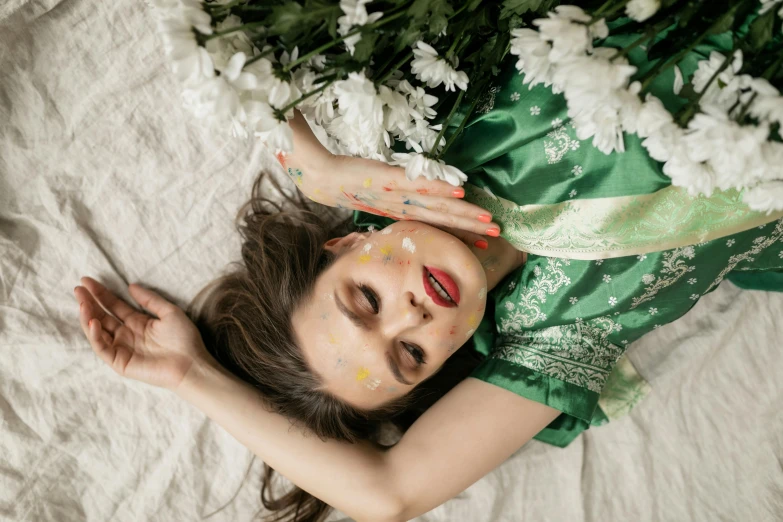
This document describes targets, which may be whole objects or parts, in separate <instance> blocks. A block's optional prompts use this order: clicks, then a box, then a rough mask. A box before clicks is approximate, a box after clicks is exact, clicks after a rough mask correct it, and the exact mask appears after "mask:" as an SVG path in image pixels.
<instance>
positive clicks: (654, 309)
mask: <svg viewBox="0 0 783 522" xmlns="http://www.w3.org/2000/svg"><path fill="white" fill-rule="evenodd" d="M657 313H658V309H657V308H650V315H655V314H657Z"/></svg>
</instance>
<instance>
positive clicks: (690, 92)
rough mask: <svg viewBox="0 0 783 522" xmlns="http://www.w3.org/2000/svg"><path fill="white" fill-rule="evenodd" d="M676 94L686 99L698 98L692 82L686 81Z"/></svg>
mask: <svg viewBox="0 0 783 522" xmlns="http://www.w3.org/2000/svg"><path fill="white" fill-rule="evenodd" d="M678 96H679V97H680V98H685V99H686V100H690V101H695V100H697V99H698V98H699V93H697V92H696V91H695V90H694V89H693V84H692V83H690V82H688V83H687V84H685V85H684V86H683V88H682V90H680V94H679V95H678Z"/></svg>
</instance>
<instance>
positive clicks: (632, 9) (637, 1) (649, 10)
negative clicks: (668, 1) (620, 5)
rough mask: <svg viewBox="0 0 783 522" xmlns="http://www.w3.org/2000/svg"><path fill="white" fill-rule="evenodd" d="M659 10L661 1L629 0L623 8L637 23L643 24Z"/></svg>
mask: <svg viewBox="0 0 783 522" xmlns="http://www.w3.org/2000/svg"><path fill="white" fill-rule="evenodd" d="M660 8H661V0H631V1H630V2H628V5H626V6H625V13H626V14H627V15H628V16H629V17H631V18H633V19H634V20H636V21H637V22H644V21H645V20H647V19H648V18H650V17H651V16H652V15H654V14H655V13H657V12H658V9H660Z"/></svg>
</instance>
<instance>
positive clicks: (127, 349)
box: [74, 277, 210, 390]
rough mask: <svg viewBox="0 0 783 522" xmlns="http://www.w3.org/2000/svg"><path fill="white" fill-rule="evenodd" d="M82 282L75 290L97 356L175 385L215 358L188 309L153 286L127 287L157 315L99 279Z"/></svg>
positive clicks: (121, 369)
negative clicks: (198, 365) (191, 319)
mask: <svg viewBox="0 0 783 522" xmlns="http://www.w3.org/2000/svg"><path fill="white" fill-rule="evenodd" d="M81 282H82V284H83V285H84V286H77V287H76V288H75V289H74V295H75V296H76V300H77V301H78V302H79V321H80V323H81V326H82V330H83V331H84V335H86V336H87V339H88V340H89V341H90V345H91V346H92V349H93V350H94V351H95V353H96V354H98V357H100V358H101V360H102V361H103V362H105V363H106V364H107V365H109V367H111V369H112V370H114V371H115V372H117V373H118V374H120V375H122V376H123V377H128V378H130V379H135V380H137V381H142V382H145V383H147V384H152V385H153V386H160V387H162V388H168V389H170V390H176V388H177V387H178V386H179V385H180V383H182V381H183V380H184V378H185V376H186V375H187V374H188V372H189V371H190V370H191V369H192V368H193V367H194V365H197V364H198V363H200V362H202V361H206V360H208V359H209V358H210V356H209V353H208V352H207V350H206V348H205V346H204V343H203V341H202V339H201V335H200V334H199V331H198V329H197V328H196V325H194V324H193V323H192V322H191V321H190V319H188V317H187V316H186V315H185V312H183V311H182V310H181V309H180V308H178V307H177V306H175V305H173V304H171V303H170V302H168V301H166V300H165V299H163V298H162V297H161V296H160V295H158V294H157V293H155V292H153V291H152V290H148V289H146V288H143V287H141V286H139V285H135V284H132V285H130V286H129V287H128V290H129V291H130V294H131V297H133V299H134V300H135V301H136V303H138V304H139V306H141V307H142V308H145V309H147V310H149V311H150V312H152V313H153V314H155V315H156V316H157V318H156V317H153V316H151V315H148V314H146V313H144V312H139V311H137V310H135V309H134V308H131V307H130V306H129V305H128V304H127V303H125V302H124V301H123V300H121V299H119V298H118V297H117V296H115V295H114V294H113V293H111V292H110V291H109V290H108V289H106V287H104V286H103V285H102V284H100V283H98V282H97V281H95V280H94V279H91V278H89V277H83V278H82V279H81ZM101 306H103V308H105V309H106V310H108V311H109V312H110V313H111V315H110V314H109V313H106V311H104V309H103V308H102V307H101Z"/></svg>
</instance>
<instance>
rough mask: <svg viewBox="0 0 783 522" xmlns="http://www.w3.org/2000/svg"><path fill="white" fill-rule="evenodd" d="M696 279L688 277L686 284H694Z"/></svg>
mask: <svg viewBox="0 0 783 522" xmlns="http://www.w3.org/2000/svg"><path fill="white" fill-rule="evenodd" d="M696 281H697V279H696V278H695V277H691V278H690V279H688V284H689V285H695V284H696Z"/></svg>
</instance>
